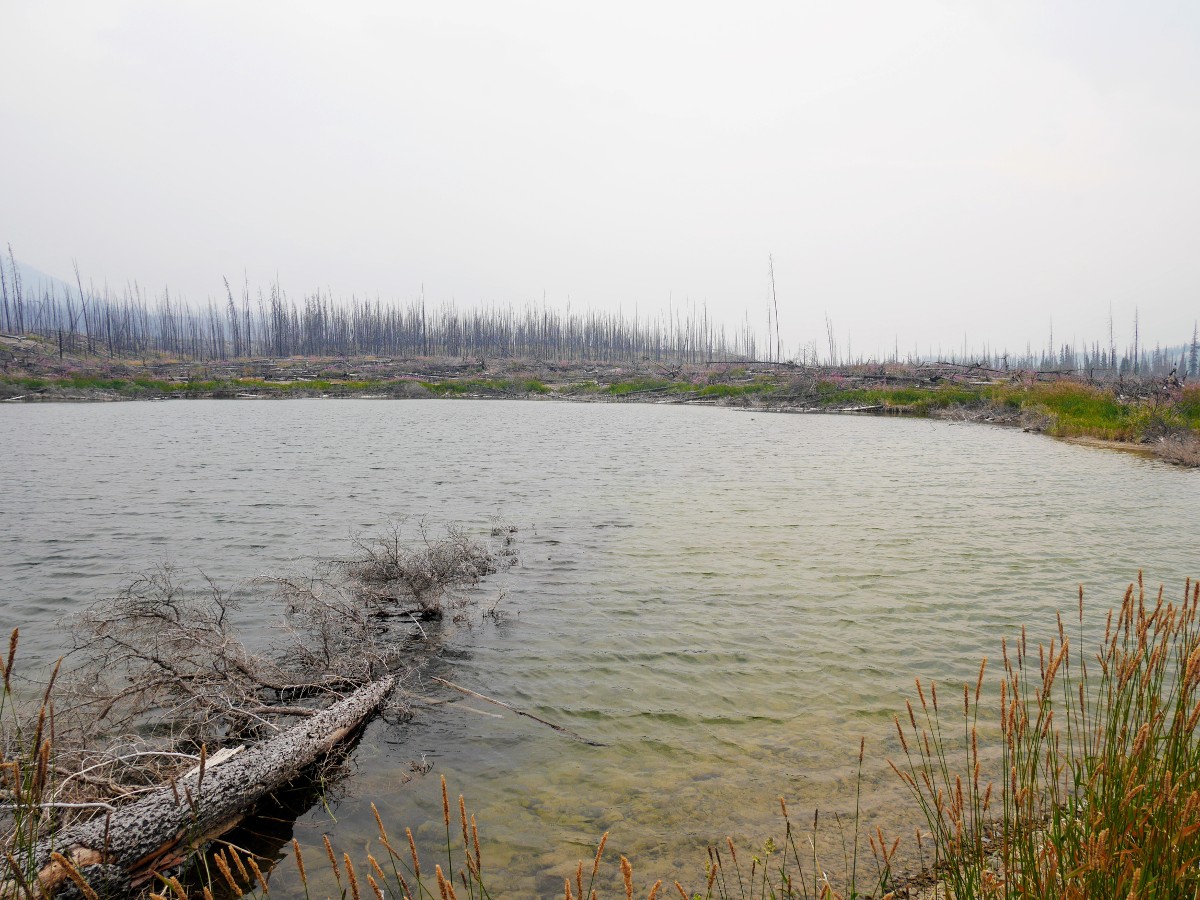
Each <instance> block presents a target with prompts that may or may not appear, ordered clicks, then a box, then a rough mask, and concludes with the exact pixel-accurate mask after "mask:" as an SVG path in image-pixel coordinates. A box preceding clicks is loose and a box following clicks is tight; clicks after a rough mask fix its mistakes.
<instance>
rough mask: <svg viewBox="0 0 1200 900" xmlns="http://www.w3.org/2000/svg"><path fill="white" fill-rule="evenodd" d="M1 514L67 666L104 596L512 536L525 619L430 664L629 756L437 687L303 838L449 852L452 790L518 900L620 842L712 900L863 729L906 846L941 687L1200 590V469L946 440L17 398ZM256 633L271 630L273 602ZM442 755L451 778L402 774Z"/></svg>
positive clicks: (929, 426) (796, 421)
mask: <svg viewBox="0 0 1200 900" xmlns="http://www.w3.org/2000/svg"><path fill="white" fill-rule="evenodd" d="M0 490H2V496H3V498H4V505H3V513H2V514H0V597H2V598H3V601H2V606H0V609H2V610H3V616H2V617H0V625H2V626H3V629H4V630H5V631H6V632H7V630H8V629H9V628H11V627H13V626H17V625H19V626H20V627H21V630H22V645H21V646H22V654H21V658H22V660H23V662H24V663H26V664H27V666H28V667H32V665H33V664H34V663H36V662H44V661H45V660H48V659H52V658H53V657H54V656H56V655H57V654H58V653H59V652H60V651H61V649H62V647H63V646H64V645H65V643H66V637H65V634H64V632H63V630H62V624H63V623H64V622H65V621H66V620H67V619H69V617H70V616H71V615H72V613H74V612H76V611H77V610H79V609H80V608H81V606H82V605H83V604H85V603H87V602H88V601H90V600H92V599H94V598H96V597H97V596H101V595H104V594H111V593H113V592H115V590H116V589H117V588H118V587H119V586H120V585H121V583H122V581H123V580H124V579H126V578H127V577H128V575H129V574H130V573H134V572H136V571H138V570H142V569H145V568H147V567H149V566H152V565H154V564H156V563H160V562H163V561H171V562H173V563H176V564H177V565H179V566H181V567H184V568H189V567H190V568H193V569H194V568H199V569H202V570H203V571H204V572H205V573H207V574H208V575H209V576H211V577H212V578H214V579H215V580H216V581H217V582H218V583H220V584H222V585H227V586H230V587H238V586H239V585H241V586H242V587H241V588H240V589H241V590H242V591H243V593H244V594H245V595H246V596H251V597H252V595H253V591H254V588H253V587H250V586H246V582H247V580H248V579H249V578H251V577H252V576H255V575H259V574H263V573H282V572H296V571H303V570H306V569H307V568H308V567H309V566H310V564H311V561H312V559H313V558H314V557H328V556H336V555H338V554H345V553H348V552H349V536H350V534H351V533H352V532H354V531H359V532H367V533H369V532H370V531H372V530H373V529H377V528H380V527H381V526H383V525H384V524H385V523H386V522H387V521H388V520H389V519H391V518H396V517H401V516H409V517H425V518H426V519H427V520H428V521H430V522H434V523H436V522H457V523H461V524H463V525H465V526H467V527H469V528H471V529H478V530H479V531H480V532H481V533H485V532H486V528H487V524H488V521H489V518H490V517H492V516H496V515H499V516H503V517H504V518H506V519H508V520H510V521H511V522H513V523H514V524H516V525H517V526H518V528H519V529H520V530H519V533H518V548H519V551H520V556H521V564H520V565H519V566H518V567H517V568H515V569H513V570H512V571H510V572H508V573H507V574H503V575H499V576H495V577H493V578H491V579H489V580H488V581H486V582H485V583H484V584H482V585H481V586H480V588H479V590H478V595H479V596H480V598H481V599H483V600H485V601H489V602H490V601H491V600H493V599H495V598H496V597H497V596H498V595H499V594H501V592H502V593H503V598H502V599H501V600H500V605H499V608H500V609H501V610H502V611H504V612H505V613H506V616H505V617H504V618H503V620H502V621H501V622H499V623H495V622H492V621H491V620H483V619H481V618H480V617H479V616H478V615H476V617H475V618H474V620H473V622H472V624H471V625H470V626H457V627H453V626H447V629H448V632H447V633H446V634H444V635H443V637H444V638H445V650H444V652H443V653H442V655H441V657H440V659H438V660H436V661H434V663H433V664H432V665H431V666H430V667H429V669H428V672H429V673H430V674H437V675H439V676H442V677H445V678H448V679H449V680H451V681H454V682H456V683H458V684H461V685H463V686H465V687H468V688H471V689H473V690H477V691H481V692H483V693H485V694H488V695H490V696H492V697H495V698H497V699H500V700H504V701H505V702H508V703H510V704H512V705H514V706H517V707H519V708H522V709H525V710H528V711H529V712H532V713H535V714H537V715H539V716H541V717H543V718H545V719H548V720H550V721H553V722H557V723H559V724H561V725H563V726H566V727H567V728H570V729H572V730H574V731H576V732H579V733H580V734H582V735H585V736H587V737H589V738H593V739H595V740H597V741H602V742H604V743H605V744H606V745H607V746H604V747H591V746H587V745H585V744H582V743H579V742H576V741H573V740H571V739H570V738H568V737H565V736H564V735H562V734H559V733H557V732H554V731H552V730H550V729H549V728H546V727H544V726H542V725H540V724H538V723H536V722H533V721H530V720H529V719H526V718H521V717H518V716H514V715H512V714H509V713H507V712H505V711H504V710H502V709H499V708H497V707H495V706H491V705H489V704H486V703H483V702H480V701H476V700H469V699H467V698H463V697H461V696H459V695H453V697H451V695H450V693H449V692H447V691H446V690H445V689H444V688H441V687H439V686H438V685H436V684H434V683H431V682H428V681H424V682H422V683H417V684H413V685H412V686H411V689H412V691H413V693H414V694H416V695H418V696H421V697H430V698H439V699H447V698H449V699H452V700H454V701H455V702H448V703H444V704H441V705H437V706H431V707H421V706H419V707H418V708H417V709H416V716H415V718H414V719H413V720H412V721H411V722H408V723H398V722H383V721H380V722H376V723H375V724H374V725H372V727H371V728H370V729H369V731H368V734H367V736H366V738H365V739H364V741H363V744H362V745H361V746H360V748H359V749H358V751H357V754H356V757H355V763H354V774H353V776H352V777H351V778H350V779H349V781H348V783H347V784H346V785H345V786H344V788H343V789H341V790H340V791H339V792H338V793H337V794H335V797H336V798H337V799H331V801H330V803H329V805H328V807H327V808H317V809H315V810H313V811H310V812H309V813H307V814H305V815H304V816H303V817H302V818H301V819H300V821H299V822H298V823H297V826H296V835H297V837H298V838H299V840H300V841H301V843H302V844H305V845H311V846H313V847H314V848H316V847H318V846H319V845H320V840H321V835H322V834H323V833H328V834H330V835H331V838H332V840H333V841H334V843H335V845H337V846H338V847H339V849H341V850H346V851H349V852H350V853H351V855H352V856H354V857H355V858H356V859H357V858H359V856H361V855H362V854H361V851H362V849H363V848H364V847H366V846H367V844H368V842H369V841H370V840H371V839H372V836H373V835H374V824H373V821H372V819H371V814H370V802H371V801H374V802H375V804H376V805H377V806H378V807H379V810H380V813H381V814H382V816H383V818H384V820H385V821H386V822H387V823H389V826H390V827H392V829H393V830H394V831H396V832H398V833H400V834H401V835H402V834H403V828H404V826H405V825H410V826H412V827H413V830H414V832H416V833H417V835H418V839H419V840H422V841H423V842H424V843H425V844H427V845H428V846H430V847H432V846H434V845H435V844H436V841H437V835H438V832H439V831H440V830H441V827H442V826H441V800H440V794H439V789H438V783H437V776H438V775H445V776H446V778H447V780H448V781H449V784H450V788H451V791H452V792H453V793H454V794H456V795H457V794H458V793H464V794H466V796H467V800H468V803H469V805H470V807H471V809H472V811H474V812H475V814H476V815H477V817H478V821H479V824H480V828H481V831H482V832H483V837H484V849H483V854H484V863H485V868H486V869H487V870H490V871H491V873H492V877H491V879H489V883H490V886H491V887H492V891H493V895H494V896H501V895H507V896H517V895H523V896H531V895H537V896H551V895H558V896H561V892H562V876H563V875H564V874H565V873H567V872H568V871H573V869H574V865H575V861H576V860H577V859H580V858H588V859H590V857H591V854H592V853H593V852H594V848H595V843H596V841H597V840H598V838H599V836H600V835H601V834H602V833H603V832H605V831H611V832H612V837H611V838H610V842H609V850H608V851H607V853H608V854H611V857H610V858H611V859H614V860H615V859H616V855H615V854H616V853H623V854H625V855H627V856H629V857H630V858H631V859H632V860H633V861H634V864H635V872H636V873H637V880H638V884H639V886H640V887H639V891H640V892H641V893H644V892H645V890H646V888H647V887H648V885H649V884H650V883H652V881H653V878H654V877H666V878H675V877H680V878H682V879H684V885H685V887H689V888H690V889H695V888H696V887H698V886H699V884H700V882H701V880H702V878H703V857H704V847H705V846H706V844H707V843H709V842H711V841H718V840H723V839H724V837H725V835H727V834H729V835H732V836H733V837H734V838H735V840H739V841H740V842H745V843H750V844H760V843H761V841H762V840H764V839H765V838H766V837H767V836H769V835H771V834H774V835H776V836H778V835H779V833H780V831H781V829H780V827H779V820H778V805H777V801H776V798H777V797H779V796H780V795H783V796H785V797H786V798H787V800H788V804H789V808H790V809H791V810H792V812H793V814H794V816H796V817H797V818H799V819H802V820H809V817H810V816H811V814H812V810H813V808H814V807H817V806H819V807H820V808H821V810H822V818H823V820H826V816H827V815H828V816H829V817H830V818H831V817H832V813H833V812H834V811H840V812H841V813H842V814H843V815H845V814H846V813H848V812H850V813H852V811H853V806H854V783H855V770H856V764H857V753H858V742H859V737H860V736H865V737H866V739H867V757H866V761H865V763H864V796H863V807H864V818H865V820H866V821H868V822H872V823H873V822H875V821H880V822H882V823H883V825H884V827H885V830H888V831H891V832H892V833H904V834H906V835H910V834H911V828H912V825H913V824H914V822H913V819H912V818H911V816H910V815H909V814H908V813H907V811H906V809H905V808H903V806H902V804H903V794H902V792H901V791H900V790H899V788H898V786H897V785H896V783H895V779H894V776H891V775H890V774H889V772H888V770H887V767H886V763H885V758H886V756H887V755H889V754H892V755H894V754H895V753H896V752H898V748H897V747H896V746H895V741H894V737H893V734H894V732H893V730H892V725H891V717H892V714H893V713H894V712H896V711H898V710H900V709H902V708H903V703H904V698H905V697H906V696H908V695H909V692H910V691H911V689H912V681H913V678H914V677H915V676H920V677H922V678H923V679H926V678H933V679H937V680H938V681H939V682H943V683H947V684H948V685H950V686H958V689H959V690H961V683H962V682H963V681H964V680H970V681H971V682H972V683H974V676H975V672H976V670H977V667H978V664H979V660H980V658H981V657H983V656H985V655H990V656H991V657H993V658H996V657H997V656H998V650H999V642H1000V638H1001V636H1002V635H1005V634H1009V635H1011V634H1012V633H1014V632H1015V631H1016V630H1018V629H1019V627H1020V625H1021V624H1023V623H1024V624H1028V625H1029V627H1030V638H1031V640H1033V639H1035V638H1045V639H1048V638H1049V637H1050V635H1051V634H1052V633H1053V627H1054V626H1053V623H1054V611H1055V610H1056V609H1060V608H1061V609H1063V610H1064V611H1073V610H1074V608H1075V603H1076V590H1077V585H1078V584H1079V583H1081V582H1082V583H1083V584H1084V585H1085V588H1086V591H1087V597H1088V603H1089V607H1088V608H1089V613H1088V616H1089V619H1091V620H1092V621H1096V620H1101V621H1102V617H1103V613H1104V612H1105V611H1107V609H1108V607H1109V606H1110V605H1112V604H1115V603H1118V602H1119V600H1120V597H1121V594H1122V592H1123V590H1124V588H1125V586H1126V585H1127V584H1128V583H1129V582H1130V581H1131V580H1133V579H1135V578H1136V575H1137V570H1138V569H1139V568H1142V569H1144V570H1145V572H1146V578H1147V581H1148V582H1149V583H1151V584H1152V585H1153V586H1155V587H1157V585H1158V584H1159V583H1160V582H1165V583H1166V584H1167V587H1168V591H1169V592H1170V593H1171V594H1172V595H1174V596H1178V595H1179V594H1180V593H1181V591H1182V588H1183V581H1184V578H1185V577H1186V576H1188V575H1192V576H1195V575H1197V574H1200V566H1198V565H1197V547H1200V472H1196V471H1187V470H1181V469H1176V468H1172V467H1169V466H1166V465H1162V464H1160V463H1157V462H1154V461H1152V460H1148V459H1144V458H1141V457H1139V456H1135V455H1130V454H1126V453H1117V452H1111V451H1105V450H1096V449H1089V448H1083V447H1077V446H1071V445H1067V444H1063V443H1059V442H1055V441H1053V440H1050V439H1048V438H1045V437H1041V436H1036V435H1028V434H1023V433H1021V432H1019V431H1014V430H1004V429H998V428H991V427H985V426H978V425H970V426H968V425H951V424H947V423H939V422H932V421H922V420H903V419H901V420H891V419H889V420H882V419H875V418H857V417H849V416H799V415H771V414H763V413H744V412H735V411H732V410H723V409H712V408H684V407H677V406H649V405H629V404H603V405H601V404H570V403H553V402H498V401H497V402H490V401H465V400H464V401H425V402H416V401H407V402H405V401H371V400H344V401H305V400H295V401H258V402H251V401H245V402H229V401H225V402H222V401H180V402H172V403H124V404H103V405H100V404H97V405H66V404H56V405H49V404H48V405H16V404H12V405H6V406H5V407H4V408H2V409H0ZM245 618H246V620H247V626H248V628H249V629H250V633H251V635H252V637H253V638H254V639H255V640H265V639H266V638H267V637H269V634H270V632H269V631H268V628H269V627H270V626H271V625H273V624H274V623H273V622H271V621H270V620H269V616H268V614H267V613H266V612H265V611H263V609H262V608H258V609H256V607H255V604H254V603H253V602H250V603H249V604H248V607H247V609H246V611H245ZM451 628H453V630H452V633H450V632H449V629H451ZM1094 630H1095V629H1093V631H1094ZM991 681H994V679H990V680H989V683H990V682H991ZM989 690H991V688H989ZM993 693H994V691H993ZM458 701H461V702H458ZM422 758H424V759H425V760H426V761H427V762H430V763H432V764H433V769H432V771H431V772H430V774H429V775H427V776H424V777H417V778H415V779H414V780H412V781H411V782H409V783H405V784H402V775H403V774H404V773H407V772H408V771H409V768H410V761H420V760H421V759H422ZM826 840H828V841H829V842H830V846H831V847H832V845H833V843H834V842H835V841H836V840H837V839H836V832H835V831H832V830H831V832H830V834H829V836H828V837H827V838H826ZM373 846H376V845H373ZM314 852H316V851H315V849H314ZM430 852H431V853H432V851H430ZM827 865H828V867H829V868H830V869H831V870H833V869H837V868H840V850H839V851H838V853H837V854H836V855H835V857H834V858H831V859H829V860H828V861H827ZM614 872H615V867H612V868H611V869H610V875H611V874H613V873H614ZM280 877H281V878H286V876H285V875H284V874H283V873H282V872H281V873H280ZM617 878H619V876H616V877H615V878H613V882H615V881H616V879H617ZM647 879H649V880H647ZM643 882H645V885H646V886H645V887H641V885H642V883H643Z"/></svg>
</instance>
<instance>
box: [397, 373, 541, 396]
mask: <svg viewBox="0 0 1200 900" xmlns="http://www.w3.org/2000/svg"><path fill="white" fill-rule="evenodd" d="M420 384H421V386H422V387H424V388H425V389H426V390H427V391H429V392H430V393H431V394H433V395H434V396H436V397H454V396H462V395H464V394H484V395H488V394H492V395H494V394H504V395H515V394H548V393H550V389H549V388H548V387H546V385H544V384H543V383H542V382H540V381H538V380H537V379H536V378H524V379H521V378H468V379H463V380H461V381H457V380H451V381H422V382H420Z"/></svg>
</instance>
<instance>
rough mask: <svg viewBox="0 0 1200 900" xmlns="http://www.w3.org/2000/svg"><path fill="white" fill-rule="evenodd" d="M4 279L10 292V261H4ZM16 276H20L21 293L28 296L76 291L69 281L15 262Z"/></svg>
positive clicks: (11, 281) (11, 280) (26, 264)
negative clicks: (50, 292) (46, 292)
mask: <svg viewBox="0 0 1200 900" xmlns="http://www.w3.org/2000/svg"><path fill="white" fill-rule="evenodd" d="M4 262H5V265H4V278H5V280H7V281H8V287H9V290H12V285H13V279H12V269H13V267H12V261H11V260H5V261H4ZM16 268H17V274H18V275H20V276H21V287H22V291H23V292H27V293H29V294H41V293H42V292H43V291H53V292H54V293H56V294H61V293H62V292H63V291H74V290H76V287H75V285H73V284H72V283H71V282H69V281H64V280H63V279H61V278H55V277H54V276H53V275H47V274H46V273H45V272H43V271H42V270H41V269H37V268H34V267H33V266H31V265H29V264H28V263H24V262H21V260H19V259H18V260H17V261H16Z"/></svg>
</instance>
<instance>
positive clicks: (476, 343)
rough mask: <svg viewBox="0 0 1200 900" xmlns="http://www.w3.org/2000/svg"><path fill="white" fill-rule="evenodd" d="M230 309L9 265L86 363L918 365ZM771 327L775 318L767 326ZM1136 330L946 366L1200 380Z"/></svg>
mask: <svg viewBox="0 0 1200 900" xmlns="http://www.w3.org/2000/svg"><path fill="white" fill-rule="evenodd" d="M225 293H226V296H225V298H224V301H223V302H220V303H218V302H215V301H213V300H212V299H209V300H208V301H207V302H206V303H205V304H204V305H202V306H193V305H192V304H190V303H188V302H187V301H183V300H180V299H177V298H172V296H171V294H170V291H169V290H165V289H164V290H163V291H162V293H161V294H158V295H156V296H151V295H150V294H149V293H148V292H146V291H145V290H144V289H142V288H141V287H140V286H138V285H137V284H133V285H130V286H128V287H126V288H125V289H124V290H123V291H121V292H120V293H119V294H114V293H113V292H111V291H110V290H109V289H108V288H107V287H105V288H104V289H103V290H96V289H95V288H94V287H92V286H88V287H85V286H84V283H83V279H82V278H81V277H79V274H78V272H77V273H76V285H75V287H74V288H71V287H69V286H68V285H66V284H64V283H63V282H60V281H57V280H52V281H49V282H47V281H41V280H39V282H38V283H37V284H36V285H29V284H26V283H25V279H23V278H22V275H21V270H20V267H19V265H18V264H17V262H16V260H15V259H14V257H13V254H12V249H11V247H10V248H9V254H8V258H7V259H0V331H3V332H5V333H7V334H14V335H36V336H38V337H40V338H41V339H43V340H44V341H46V342H47V343H49V344H50V345H51V346H57V349H58V350H59V352H60V354H62V353H68V354H73V355H74V354H79V353H87V354H90V355H97V356H107V357H109V358H112V359H154V358H164V357H171V358H177V359H180V360H184V361H193V362H215V361H223V360H230V359H243V358H250V357H258V358H263V357H268V358H285V357H291V356H308V357H340V358H351V357H356V356H388V357H401V358H415V357H452V358H462V359H497V358H499V359H509V358H511V359H537V360H543V361H546V362H563V363H581V362H603V363H622V362H629V363H635V364H636V363H638V362H643V361H646V360H652V361H655V362H662V363H690V364H697V365H703V364H707V363H715V362H736V361H750V360H756V359H758V354H759V353H760V352H762V353H763V354H764V360H760V361H776V362H784V361H791V362H799V363H802V364H809V365H835V366H837V365H842V366H845V365H862V364H881V363H888V362H891V363H902V362H909V363H915V362H920V361H922V360H919V359H917V358H915V357H913V356H909V357H902V356H901V355H900V353H899V350H898V349H897V350H896V351H894V353H893V354H892V356H890V357H888V358H885V359H879V358H875V357H873V356H872V357H862V356H859V357H851V355H850V354H849V352H848V351H847V352H845V353H843V352H842V351H841V350H840V348H839V347H838V345H837V341H836V340H835V337H834V332H833V326H832V323H829V324H828V329H827V335H826V336H825V338H826V340H825V341H824V342H823V344H824V346H820V345H818V344H817V343H816V342H815V341H814V342H813V343H812V344H810V345H809V346H808V347H807V348H802V349H800V350H799V351H798V353H797V354H796V355H795V356H793V357H791V358H790V359H789V358H788V357H786V356H785V355H784V354H783V352H782V348H781V347H780V346H779V342H778V340H777V339H775V338H771V337H769V338H768V340H767V341H761V340H760V339H759V338H758V336H757V335H756V334H755V331H754V329H753V328H752V327H751V326H750V324H749V317H748V316H747V317H746V319H745V320H744V321H743V323H742V324H741V325H740V326H739V327H738V328H736V329H734V330H729V329H727V328H726V326H725V325H724V324H723V323H718V322H715V321H714V320H713V319H712V317H711V316H710V315H709V313H708V310H707V307H706V306H705V305H703V304H695V303H688V304H686V305H685V306H683V307H682V308H670V309H668V310H667V311H666V312H665V313H663V312H659V313H657V314H655V315H652V316H645V317H642V316H636V315H635V316H633V317H630V316H627V315H624V314H622V313H612V312H597V311H593V310H583V311H578V310H575V311H573V310H571V309H570V307H569V305H568V308H567V309H566V311H560V310H556V309H553V308H550V307H548V306H546V305H545V304H541V305H537V304H532V303H531V304H526V305H525V306H524V307H522V308H519V309H518V308H516V307H514V306H512V305H492V306H486V307H485V306H480V307H475V308H471V309H459V308H458V307H457V305H456V304H454V303H445V302H444V303H439V304H434V305H427V304H426V302H425V300H424V298H420V299H417V300H412V301H409V302H407V303H385V302H382V301H380V300H378V299H376V300H364V299H358V298H351V299H350V300H335V299H334V298H333V297H331V296H330V295H329V294H323V293H320V292H317V293H313V294H310V295H305V296H304V297H303V298H302V299H300V300H299V301H296V300H294V299H292V298H291V297H289V296H288V295H287V293H286V292H285V291H283V289H282V288H281V287H280V286H279V285H278V284H272V285H271V286H270V288H269V290H268V291H267V292H265V293H264V292H263V291H262V289H261V288H260V289H257V290H254V291H253V292H252V291H251V289H250V286H249V285H243V286H242V287H241V288H240V290H238V292H237V294H236V295H235V293H234V291H233V289H232V288H231V287H230V285H229V282H228V280H227V281H226V282H225ZM768 321H770V318H769V316H768ZM1139 331H1140V326H1139V323H1138V322H1137V320H1136V319H1135V321H1134V323H1133V339H1132V341H1130V342H1127V343H1126V344H1124V345H1123V346H1120V347H1118V346H1117V343H1116V341H1115V339H1114V336H1113V335H1114V332H1113V328H1112V326H1111V323H1110V328H1109V335H1108V340H1107V341H1106V342H1104V343H1101V342H1098V341H1093V342H1092V343H1091V344H1082V345H1073V344H1069V343H1064V344H1055V342H1054V339H1053V336H1051V337H1050V339H1049V341H1048V342H1047V344H1046V345H1044V346H1043V347H1042V348H1040V349H1035V348H1032V347H1026V348H1025V350H1024V351H1023V352H1021V353H1012V352H1009V351H1007V350H995V349H991V348H986V347H985V349H984V350H982V351H968V350H967V349H966V348H963V350H962V351H961V352H959V351H957V350H956V351H953V352H951V353H949V354H946V355H944V356H943V357H942V359H943V360H945V361H949V362H956V363H962V364H976V365H979V366H982V367H984V368H990V369H1006V368H1015V369H1039V370H1043V371H1045V370H1056V371H1062V372H1068V371H1069V372H1077V373H1081V374H1092V375H1095V376H1101V377H1104V376H1109V377H1111V376H1113V375H1118V374H1120V375H1125V374H1133V375H1155V376H1157V375H1167V374H1169V373H1170V372H1171V371H1172V370H1174V371H1175V373H1176V375H1177V377H1179V378H1181V379H1182V378H1185V377H1191V378H1196V377H1198V376H1200V331H1198V330H1197V328H1196V327H1195V326H1193V330H1192V334H1191V336H1190V340H1188V339H1187V337H1188V336H1185V335H1181V337H1182V338H1184V340H1183V341H1182V342H1181V343H1180V344H1178V345H1175V346H1169V347H1162V346H1157V345H1156V346H1155V347H1153V348H1151V347H1146V346H1144V345H1142V343H1141V341H1140V338H1139Z"/></svg>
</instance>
